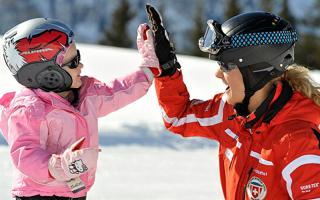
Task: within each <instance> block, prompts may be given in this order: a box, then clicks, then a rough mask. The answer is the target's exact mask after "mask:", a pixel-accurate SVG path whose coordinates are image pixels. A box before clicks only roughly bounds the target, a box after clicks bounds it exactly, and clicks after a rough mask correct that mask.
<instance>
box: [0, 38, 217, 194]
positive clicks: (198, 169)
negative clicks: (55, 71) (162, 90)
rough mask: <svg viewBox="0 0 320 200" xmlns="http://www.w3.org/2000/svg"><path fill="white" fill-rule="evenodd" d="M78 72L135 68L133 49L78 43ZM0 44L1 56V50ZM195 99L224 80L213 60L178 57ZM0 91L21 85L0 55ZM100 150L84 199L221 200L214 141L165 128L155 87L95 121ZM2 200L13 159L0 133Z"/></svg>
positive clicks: (108, 73) (111, 73)
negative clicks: (219, 78) (93, 180)
mask: <svg viewBox="0 0 320 200" xmlns="http://www.w3.org/2000/svg"><path fill="white" fill-rule="evenodd" d="M78 48H79V49H80V51H81V56H82V59H83V63H84V64H85V66H84V69H83V72H82V74H83V75H90V76H95V77H96V78H98V79H100V80H102V81H105V82H109V81H111V80H112V79H113V78H116V77H119V76H123V75H126V74H127V73H130V72H132V71H134V70H136V69H137V68H138V65H139V62H140V58H139V54H138V53H137V51H136V50H132V49H131V50H130V49H121V48H114V47H105V46H97V45H84V44H79V45H78ZM1 51H2V48H1V49H0V54H2V52H1ZM178 59H179V61H180V63H181V65H182V67H183V72H184V78H185V81H186V84H187V85H188V87H189V89H190V93H191V96H192V97H193V98H196V97H197V98H201V99H207V98H211V97H212V95H213V94H214V93H216V92H218V91H219V90H220V91H222V90H223V86H222V83H221V82H219V81H217V80H216V79H215V78H214V65H215V64H214V62H213V61H210V60H208V59H203V58H192V57H188V56H180V55H179V56H178ZM0 66H1V67H0V84H1V85H2V86H5V87H1V88H0V95H2V94H3V93H5V92H9V91H12V90H17V89H18V88H19V87H20V86H19V85H18V83H16V81H15V79H14V78H13V77H12V76H11V74H10V72H9V70H8V69H6V67H5V63H4V61H3V59H0ZM99 123H100V126H99V128H100V132H101V133H100V134H101V135H100V142H101V145H103V146H102V152H101V154H100V157H99V164H98V170H97V179H96V183H95V185H94V186H93V187H92V189H91V190H90V191H89V193H88V200H93V199H94V200H99V199H101V200H104V199H108V200H128V199H130V200H138V199H139V200H150V199H152V200H157V199H159V200H160V199H161V200H178V199H185V200H193V199H197V200H209V199H212V198H214V199H223V196H222V192H221V187H220V180H219V173H218V156H217V155H218V154H217V148H216V146H217V144H216V143H215V142H213V141H210V140H207V139H199V138H198V139H184V138H181V137H180V136H177V135H174V134H171V133H168V132H166V131H165V130H164V127H163V124H162V119H161V114H160V110H159V106H158V104H157V100H156V96H155V91H154V87H151V88H150V91H149V92H148V94H147V95H146V96H144V97H143V98H141V99H140V100H138V101H137V102H134V103H133V104H130V105H128V106H127V107H125V108H123V109H121V110H119V111H117V112H115V113H112V114H110V115H108V116H106V117H104V118H101V119H100V120H99ZM0 144H2V145H0V163H1V164H0V166H1V172H0V177H1V178H0V200H3V199H4V200H6V199H10V198H11V195H10V187H11V182H12V180H11V177H12V174H11V172H12V167H13V166H12V163H11V161H10V158H9V149H8V147H7V146H5V145H4V144H5V142H4V140H3V138H1V136H0Z"/></svg>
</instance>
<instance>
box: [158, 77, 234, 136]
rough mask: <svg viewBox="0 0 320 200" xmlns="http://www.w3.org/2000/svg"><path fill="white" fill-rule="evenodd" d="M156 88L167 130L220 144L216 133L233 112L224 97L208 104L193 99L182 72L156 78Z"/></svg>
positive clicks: (218, 97) (207, 102) (218, 96)
mask: <svg viewBox="0 0 320 200" xmlns="http://www.w3.org/2000/svg"><path fill="white" fill-rule="evenodd" d="M155 86H156V93H157V96H158V101H159V104H160V107H161V110H162V117H163V121H164V124H165V126H166V128H167V129H168V130H170V131H172V132H174V133H177V134H180V135H182V136H184V137H191V136H201V137H206V138H210V139H215V140H218V141H219V138H218V136H219V134H217V133H219V130H221V126H222V122H223V121H225V120H226V118H227V117H228V116H229V115H231V113H230V110H232V109H230V105H227V104H226V103H225V101H224V100H223V95H222V94H218V95H216V96H215V97H214V98H213V99H210V100H207V101H202V100H197V99H193V100H190V99H189V92H188V90H187V88H186V85H185V84H184V82H183V77H182V73H181V72H180V71H177V72H176V73H175V74H174V75H173V76H172V77H163V78H157V79H156V80H155ZM227 107H228V108H227Z"/></svg>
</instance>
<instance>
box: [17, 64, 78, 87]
mask: <svg viewBox="0 0 320 200" xmlns="http://www.w3.org/2000/svg"><path fill="white" fill-rule="evenodd" d="M14 77H15V78H16V79H17V81H18V82H19V83H20V84H22V85H24V86H26V87H28V88H40V89H42V90H45V91H52V92H63V91H66V90H69V89H70V86H71V84H72V78H71V76H70V74H69V73H68V72H67V71H65V70H64V69H62V68H61V67H60V66H59V65H57V64H56V63H55V62H54V61H52V60H51V61H47V62H37V63H32V64H28V65H25V66H23V67H22V68H21V69H20V70H19V71H18V72H17V74H16V75H14Z"/></svg>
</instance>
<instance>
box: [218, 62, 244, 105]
mask: <svg viewBox="0 0 320 200" xmlns="http://www.w3.org/2000/svg"><path fill="white" fill-rule="evenodd" d="M215 75H216V77H217V78H220V79H221V80H222V81H223V83H224V84H225V85H227V86H228V87H227V89H226V91H225V93H226V95H227V99H226V100H227V102H228V103H229V104H231V105H235V104H236V103H241V102H242V100H243V99H244V96H245V88H244V84H243V79H242V74H241V72H240V70H239V69H238V67H236V68H234V69H232V70H230V71H228V72H223V71H222V70H221V69H220V68H218V69H217V70H216V73H215Z"/></svg>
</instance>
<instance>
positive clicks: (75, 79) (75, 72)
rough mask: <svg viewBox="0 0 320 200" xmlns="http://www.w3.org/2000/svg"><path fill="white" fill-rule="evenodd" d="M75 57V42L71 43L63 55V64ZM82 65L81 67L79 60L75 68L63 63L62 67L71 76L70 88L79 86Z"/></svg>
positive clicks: (80, 83)
mask: <svg viewBox="0 0 320 200" xmlns="http://www.w3.org/2000/svg"><path fill="white" fill-rule="evenodd" d="M76 57H77V48H76V45H75V43H73V44H72V45H71V46H70V48H69V49H68V51H67V52H66V54H65V56H64V59H63V65H64V64H67V63H70V61H72V60H73V59H75V58H76ZM82 67H83V64H82V63H81V62H79V65H78V66H77V67H76V68H70V66H68V65H65V66H63V67H62V68H63V69H64V70H66V71H67V72H68V73H69V74H70V76H71V77H72V84H71V87H70V88H80V87H81V85H82V81H81V77H80V74H81V69H82Z"/></svg>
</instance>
